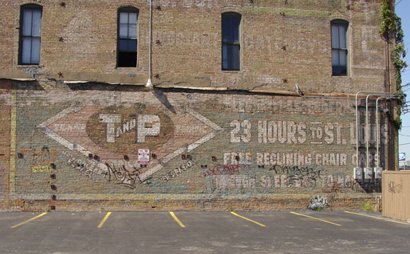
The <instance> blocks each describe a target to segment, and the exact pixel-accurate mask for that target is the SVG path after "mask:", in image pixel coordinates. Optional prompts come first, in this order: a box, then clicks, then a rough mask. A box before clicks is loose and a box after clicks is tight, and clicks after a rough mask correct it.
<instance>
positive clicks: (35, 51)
mask: <svg viewBox="0 0 410 254" xmlns="http://www.w3.org/2000/svg"><path fill="white" fill-rule="evenodd" d="M40 50H41V49H40V39H39V38H35V39H33V40H32V43H31V63H32V64H38V63H40Z"/></svg>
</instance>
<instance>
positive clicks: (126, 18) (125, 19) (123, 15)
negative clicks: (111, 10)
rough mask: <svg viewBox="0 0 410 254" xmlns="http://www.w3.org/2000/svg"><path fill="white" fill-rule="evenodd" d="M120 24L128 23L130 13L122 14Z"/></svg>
mask: <svg viewBox="0 0 410 254" xmlns="http://www.w3.org/2000/svg"><path fill="white" fill-rule="evenodd" d="M120 23H121V24H127V23H128V13H127V12H120Z"/></svg>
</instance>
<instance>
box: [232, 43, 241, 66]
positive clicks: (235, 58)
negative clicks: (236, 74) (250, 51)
mask: <svg viewBox="0 0 410 254" xmlns="http://www.w3.org/2000/svg"><path fill="white" fill-rule="evenodd" d="M239 49H240V48H239V46H233V47H232V69H234V70H239V54H240V53H239Z"/></svg>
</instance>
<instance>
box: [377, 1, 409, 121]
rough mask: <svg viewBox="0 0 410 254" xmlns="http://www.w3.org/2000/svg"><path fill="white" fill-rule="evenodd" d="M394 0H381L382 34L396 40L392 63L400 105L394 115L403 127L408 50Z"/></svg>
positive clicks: (386, 38) (388, 38)
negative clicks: (404, 74) (404, 85)
mask: <svg viewBox="0 0 410 254" xmlns="http://www.w3.org/2000/svg"><path fill="white" fill-rule="evenodd" d="M393 4H394V2H393V1H391V0H382V2H381V9H380V13H381V17H382V21H381V25H380V34H381V35H382V36H383V38H384V39H385V40H386V41H387V42H391V41H393V42H394V48H393V50H392V55H391V58H392V63H393V66H394V71H395V78H396V80H395V81H396V87H397V88H398V91H397V92H398V94H399V100H398V103H399V107H397V110H398V112H397V114H396V115H397V117H394V119H395V120H394V124H395V125H396V127H397V128H399V129H400V127H401V119H400V115H401V107H402V105H403V102H404V101H405V94H404V92H403V90H402V87H401V81H402V80H401V73H402V71H403V70H404V69H405V68H406V67H407V63H406V61H404V57H406V50H405V48H404V40H403V39H404V32H403V29H402V27H401V18H400V17H399V16H397V15H396V13H395V12H394V10H393V9H392V6H393Z"/></svg>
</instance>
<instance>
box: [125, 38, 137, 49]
mask: <svg viewBox="0 0 410 254" xmlns="http://www.w3.org/2000/svg"><path fill="white" fill-rule="evenodd" d="M127 51H128V52H136V51H137V40H128V45H127Z"/></svg>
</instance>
